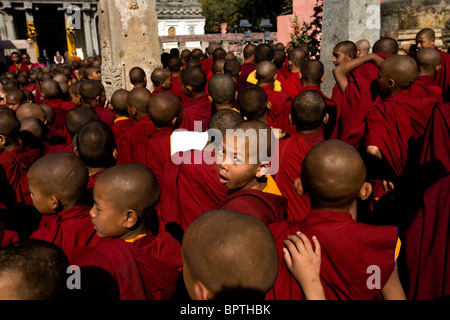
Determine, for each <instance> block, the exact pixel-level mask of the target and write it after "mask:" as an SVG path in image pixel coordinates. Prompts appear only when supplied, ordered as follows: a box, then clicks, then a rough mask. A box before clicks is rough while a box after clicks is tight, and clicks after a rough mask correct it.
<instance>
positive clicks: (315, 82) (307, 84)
mask: <svg viewBox="0 0 450 320" xmlns="http://www.w3.org/2000/svg"><path fill="white" fill-rule="evenodd" d="M324 80H325V74H324V66H323V63H322V62H320V61H319V60H308V61H306V62H305V63H304V64H303V66H302V69H301V82H302V87H303V88H302V90H301V91H300V93H301V92H304V91H307V90H314V91H316V92H318V93H319V94H320V95H321V96H322V97H323V98H324V99H325V102H326V104H327V107H326V113H327V114H328V116H329V119H328V122H327V123H326V124H324V126H323V137H324V139H325V140H328V139H330V138H331V139H336V138H337V105H336V103H335V102H334V101H333V100H331V99H330V98H328V97H327V96H325V94H324V93H323V92H322V91H321V90H320V85H321V84H322V82H323V81H324Z"/></svg>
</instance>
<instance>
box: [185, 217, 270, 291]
mask: <svg viewBox="0 0 450 320" xmlns="http://www.w3.org/2000/svg"><path fill="white" fill-rule="evenodd" d="M207 230H208V231H207ZM206 231H207V232H206ZM254 239H258V241H254ZM182 252H183V277H184V282H185V285H186V288H187V290H188V293H189V296H190V297H191V298H192V299H193V300H222V299H224V300H227V299H258V300H260V299H264V295H265V293H266V292H267V291H268V290H269V289H270V287H271V286H272V285H273V283H274V280H275V278H276V275H277V251H276V247H275V244H274V241H273V237H272V235H271V233H270V231H269V229H268V228H267V226H266V225H264V223H263V222H261V221H260V220H259V219H257V218H255V217H251V216H249V215H246V214H243V213H240V212H236V211H232V210H212V211H208V212H206V213H204V214H203V215H201V216H200V217H199V218H198V219H197V220H195V221H194V223H192V224H191V225H190V226H189V228H188V229H187V230H186V233H185V235H184V237H183V248H182ZM242 259H245V261H246V263H242Z"/></svg>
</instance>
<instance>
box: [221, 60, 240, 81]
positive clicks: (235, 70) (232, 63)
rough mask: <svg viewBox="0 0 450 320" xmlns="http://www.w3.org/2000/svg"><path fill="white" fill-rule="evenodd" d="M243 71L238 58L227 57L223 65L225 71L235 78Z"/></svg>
mask: <svg viewBox="0 0 450 320" xmlns="http://www.w3.org/2000/svg"><path fill="white" fill-rule="evenodd" d="M240 72H241V64H240V63H239V61H238V60H237V59H236V58H233V59H227V60H226V61H225V64H224V66H223V73H225V74H229V75H230V76H231V77H233V78H238V77H239V73H240Z"/></svg>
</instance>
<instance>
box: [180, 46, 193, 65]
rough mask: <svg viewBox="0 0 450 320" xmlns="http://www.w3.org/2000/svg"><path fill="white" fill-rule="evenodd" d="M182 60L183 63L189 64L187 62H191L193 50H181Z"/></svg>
mask: <svg viewBox="0 0 450 320" xmlns="http://www.w3.org/2000/svg"><path fill="white" fill-rule="evenodd" d="M180 58H181V61H183V62H187V61H189V60H191V58H192V53H191V50H189V49H183V50H181V54H180Z"/></svg>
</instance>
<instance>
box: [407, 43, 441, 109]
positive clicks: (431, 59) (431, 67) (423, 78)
mask: <svg viewBox="0 0 450 320" xmlns="http://www.w3.org/2000/svg"><path fill="white" fill-rule="evenodd" d="M416 62H417V66H418V67H419V75H418V77H417V79H416V81H414V83H413V85H412V86H411V90H410V91H411V93H412V94H414V96H417V97H420V98H423V97H429V96H434V97H436V98H437V99H438V100H439V101H440V103H443V100H442V99H443V98H442V88H441V87H440V86H438V85H437V84H436V82H435V78H436V76H437V74H438V73H439V71H440V70H441V55H440V54H439V52H438V51H437V50H435V49H434V48H423V49H422V50H420V51H418V52H417V53H416Z"/></svg>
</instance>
